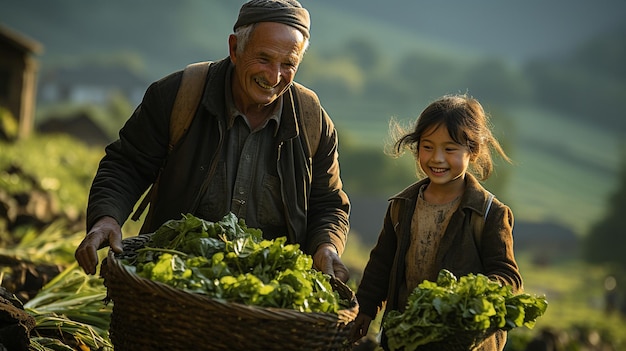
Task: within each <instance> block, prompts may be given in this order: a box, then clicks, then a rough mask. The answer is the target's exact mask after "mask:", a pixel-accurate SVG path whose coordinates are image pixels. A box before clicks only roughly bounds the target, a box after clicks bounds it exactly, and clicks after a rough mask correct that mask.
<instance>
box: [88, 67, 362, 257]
mask: <svg viewBox="0 0 626 351" xmlns="http://www.w3.org/2000/svg"><path fill="white" fill-rule="evenodd" d="M230 65H231V63H230V60H229V59H228V58H226V59H223V60H221V61H218V62H215V63H214V64H212V65H211V67H210V69H209V72H208V75H207V83H206V86H205V91H204V94H203V97H202V100H201V103H200V106H199V107H198V110H197V112H196V115H195V117H194V119H193V121H192V123H191V125H190V128H189V130H188V132H187V134H186V135H185V136H183V138H182V139H181V141H180V142H179V143H178V144H177V146H176V147H175V148H174V150H173V151H172V153H171V154H170V156H169V157H168V158H167V162H165V164H164V160H165V159H166V155H167V150H168V139H169V136H168V133H169V119H170V112H171V110H172V106H173V103H174V98H175V95H176V92H177V91H178V86H179V85H180V81H181V77H182V71H178V72H175V73H173V74H171V75H169V76H167V77H164V78H162V79H161V80H159V81H156V82H154V83H152V84H151V85H150V87H149V88H148V89H147V91H146V93H145V95H144V98H143V101H142V103H141V104H140V105H139V107H138V108H137V109H136V110H135V112H134V113H133V115H132V116H131V117H130V119H129V120H128V121H127V122H126V124H125V125H124V127H123V128H122V129H121V130H120V134H119V139H118V140H117V141H115V142H113V143H111V144H110V145H108V146H107V147H106V149H105V151H106V154H105V156H104V158H103V159H102V161H101V162H100V166H99V168H98V172H97V174H96V177H95V179H94V181H93V184H92V187H91V190H90V194H89V205H88V208H87V228H91V226H92V225H93V224H94V222H95V221H96V220H97V219H98V218H100V217H101V216H105V215H108V216H112V217H114V218H115V219H117V221H118V222H119V223H124V222H125V221H126V219H127V218H128V216H129V215H130V213H131V212H132V210H133V207H134V205H135V204H136V203H137V201H138V200H139V199H140V197H141V196H142V194H143V193H144V192H145V191H146V189H147V188H148V187H149V186H150V184H151V183H152V182H153V181H154V180H155V178H156V175H157V174H158V171H159V168H160V167H161V166H162V165H164V166H163V171H162V173H161V180H160V186H159V189H158V190H157V196H156V199H155V201H153V202H152V203H151V205H150V210H149V213H148V215H147V216H146V222H145V223H144V225H143V227H142V230H141V231H142V232H153V231H154V230H156V229H157V228H158V227H159V226H160V225H161V224H163V223H164V222H165V221H167V220H170V219H179V218H181V214H184V213H194V212H195V211H196V210H197V208H198V205H199V203H200V199H201V197H202V195H203V193H204V191H205V190H206V186H207V184H208V183H209V182H211V179H212V177H213V172H214V170H215V167H216V164H217V160H218V157H217V155H219V153H220V151H221V150H222V146H223V140H224V135H225V131H226V118H227V117H226V103H225V82H226V79H230V77H227V76H226V75H227V74H226V72H227V71H228V68H229V66H230ZM294 85H297V83H294ZM298 86H299V85H298ZM299 87H301V88H303V87H302V86H299ZM294 89H295V88H294V87H291V88H290V89H289V90H288V91H287V92H286V93H285V94H284V95H283V96H284V103H283V111H282V117H281V123H280V127H279V130H278V133H277V137H276V138H275V145H274V146H275V148H276V158H277V164H278V166H277V167H278V169H277V172H278V175H279V178H280V184H281V189H280V192H281V196H282V198H283V205H284V218H286V219H287V221H288V223H286V226H287V227H288V231H289V238H288V239H289V241H290V242H292V243H298V244H300V246H301V247H302V249H303V250H304V251H305V252H307V253H309V254H313V253H314V250H315V249H316V248H317V246H318V245H319V244H321V243H326V242H330V243H332V244H334V245H335V247H337V249H338V251H339V253H340V254H341V253H342V252H343V249H344V245H345V241H346V236H347V232H348V229H349V226H348V214H349V210H350V204H349V200H348V197H347V196H346V194H345V193H344V192H343V190H342V182H341V179H340V176H339V163H338V155H337V133H336V130H335V128H334V125H333V123H332V121H331V120H330V118H329V116H328V115H327V114H326V112H325V111H324V109H323V108H320V115H321V118H322V123H321V137H320V141H319V146H318V149H317V152H316V153H315V155H314V156H313V157H312V158H311V157H310V155H309V150H308V147H307V146H306V145H307V144H306V140H305V138H304V137H303V136H302V134H301V133H300V121H299V116H297V113H296V111H297V109H296V108H295V106H294V98H293V95H294V94H295V93H294ZM303 89H305V88H303ZM229 208H230V206H228V205H224V206H223V213H219V214H215V216H216V218H219V219H221V217H223V216H224V215H226V214H227V212H228V211H229Z"/></svg>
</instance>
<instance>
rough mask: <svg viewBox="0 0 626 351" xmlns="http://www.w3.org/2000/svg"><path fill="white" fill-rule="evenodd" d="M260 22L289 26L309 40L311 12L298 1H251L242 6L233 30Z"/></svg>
mask: <svg viewBox="0 0 626 351" xmlns="http://www.w3.org/2000/svg"><path fill="white" fill-rule="evenodd" d="M259 22H277V23H283V24H287V25H290V26H292V27H294V28H296V29H298V30H299V31H300V32H302V34H303V35H304V36H305V37H306V38H309V28H310V27H311V19H310V17H309V11H307V10H306V9H305V8H303V7H302V5H300V3H299V2H298V1H296V0H250V1H248V2H246V3H245V4H243V6H241V9H240V10H239V17H238V18H237V22H236V23H235V26H234V27H233V29H234V30H237V28H239V27H241V26H245V25H248V24H252V23H259Z"/></svg>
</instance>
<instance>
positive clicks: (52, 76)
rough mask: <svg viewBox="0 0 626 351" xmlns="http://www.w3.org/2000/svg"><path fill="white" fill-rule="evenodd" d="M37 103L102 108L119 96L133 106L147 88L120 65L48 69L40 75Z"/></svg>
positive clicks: (141, 78) (135, 75)
mask: <svg viewBox="0 0 626 351" xmlns="http://www.w3.org/2000/svg"><path fill="white" fill-rule="evenodd" d="M39 86H40V88H39V100H38V101H39V103H40V104H41V105H47V104H55V103H70V104H81V105H82V104H94V105H106V104H107V103H109V102H110V100H111V97H112V96H113V95H114V94H121V95H122V96H123V97H124V98H125V99H127V100H128V102H129V103H130V104H131V105H133V106H136V105H138V104H139V103H140V102H141V99H142V97H143V93H144V91H145V90H146V88H147V86H148V82H147V81H146V79H144V78H143V77H141V76H140V75H138V74H136V73H134V72H132V70H130V69H128V68H127V67H124V66H123V65H109V66H102V65H93V64H90V65H80V66H63V67H59V68H50V69H47V70H46V71H45V72H43V73H42V75H41V78H40V84H39Z"/></svg>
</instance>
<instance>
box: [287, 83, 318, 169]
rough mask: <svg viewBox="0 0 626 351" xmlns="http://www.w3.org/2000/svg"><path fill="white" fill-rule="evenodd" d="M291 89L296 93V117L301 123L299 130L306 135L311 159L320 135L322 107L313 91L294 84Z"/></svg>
mask: <svg viewBox="0 0 626 351" xmlns="http://www.w3.org/2000/svg"><path fill="white" fill-rule="evenodd" d="M293 87H294V91H295V92H296V94H295V96H296V99H295V100H296V101H295V103H296V104H297V105H298V106H297V108H298V109H299V111H300V115H299V116H298V117H299V118H298V119H299V120H300V121H301V123H300V128H301V129H302V132H303V134H304V135H306V141H307V143H308V145H309V151H310V155H311V157H313V155H315V153H316V152H317V147H318V146H319V143H320V138H321V135H322V106H321V104H320V100H319V98H318V96H317V94H315V92H314V91H313V90H311V89H308V88H306V87H304V86H303V85H301V84H298V83H295V82H294V83H293Z"/></svg>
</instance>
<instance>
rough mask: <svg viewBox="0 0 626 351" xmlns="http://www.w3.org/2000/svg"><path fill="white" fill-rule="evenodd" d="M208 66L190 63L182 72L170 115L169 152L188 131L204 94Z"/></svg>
mask: <svg viewBox="0 0 626 351" xmlns="http://www.w3.org/2000/svg"><path fill="white" fill-rule="evenodd" d="M210 64H211V62H209V61H205V62H196V63H192V64H189V65H187V67H185V69H184V71H183V77H182V80H181V82H180V86H179V88H178V92H177V93H176V99H175V100H174V107H173V108H172V114H171V115H170V141H169V147H170V150H172V149H173V148H174V147H175V146H176V144H177V143H178V141H179V140H180V138H181V137H182V136H183V135H184V134H185V132H186V131H187V129H189V125H190V124H191V120H192V119H193V116H194V115H195V113H196V110H197V109H198V105H199V104H200V98H201V97H202V93H203V92H204V86H205V83H206V77H207V72H208V71H209V65H210Z"/></svg>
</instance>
